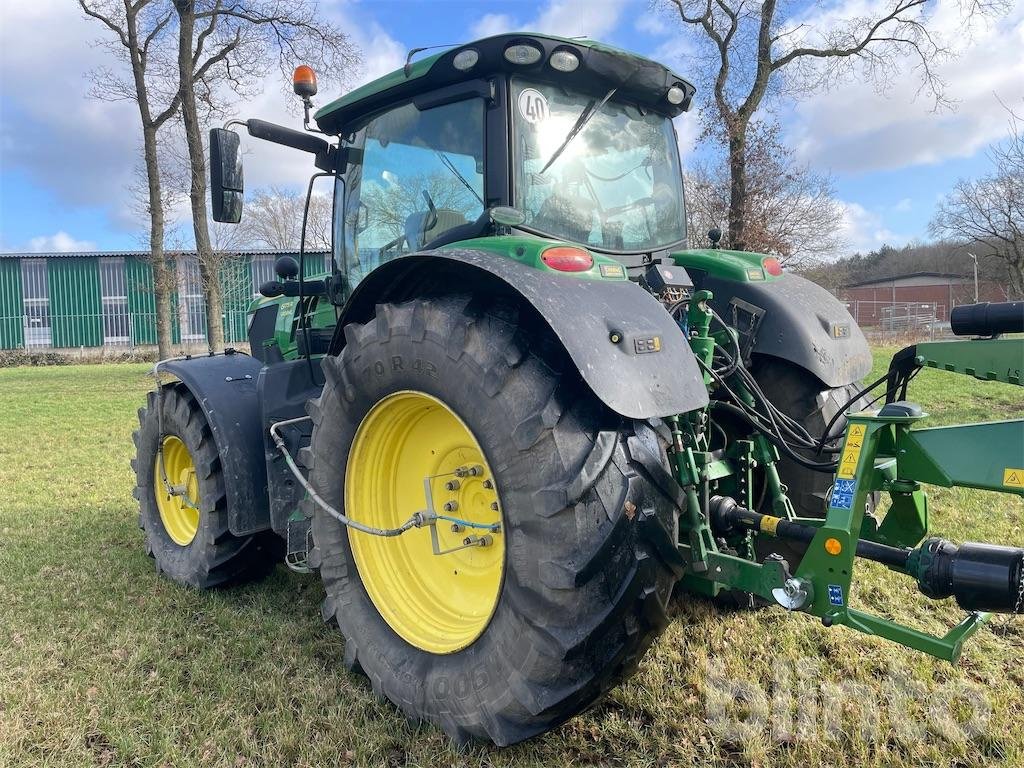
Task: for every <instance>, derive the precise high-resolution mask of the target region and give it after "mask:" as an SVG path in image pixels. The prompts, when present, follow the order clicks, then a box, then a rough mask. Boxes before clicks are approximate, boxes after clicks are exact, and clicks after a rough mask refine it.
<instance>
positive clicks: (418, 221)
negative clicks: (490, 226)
mask: <svg viewBox="0 0 1024 768" xmlns="http://www.w3.org/2000/svg"><path fill="white" fill-rule="evenodd" d="M429 218H432V214H431V213H430V212H429V211H416V212H415V213H412V214H410V215H409V216H408V217H407V218H406V220H405V241H406V242H407V243H408V244H409V250H410V251H418V250H419V249H420V248H422V247H423V246H424V245H426V244H427V243H429V242H431V241H432V240H434V239H436V238H437V237H439V236H440V235H442V234H444V233H445V232H447V231H448V230H449V229H454V228H455V227H461V226H463V225H465V224H468V223H469V221H468V220H467V219H466V217H465V216H463V215H462V214H461V213H459V212H458V211H455V210H452V209H451V208H438V209H437V221H435V222H434V225H433V226H432V227H430V229H428V230H427V231H426V232H424V231H423V223H424V222H425V221H427V220H429Z"/></svg>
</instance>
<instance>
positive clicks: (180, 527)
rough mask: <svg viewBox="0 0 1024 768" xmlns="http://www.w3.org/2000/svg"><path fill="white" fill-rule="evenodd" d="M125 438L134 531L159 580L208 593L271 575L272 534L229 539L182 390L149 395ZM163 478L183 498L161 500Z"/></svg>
mask: <svg viewBox="0 0 1024 768" xmlns="http://www.w3.org/2000/svg"><path fill="white" fill-rule="evenodd" d="M158 408H161V414H162V415H158V413H157V409H158ZM161 426H162V428H163V431H162V432H161ZM132 438H133V440H134V441H135V451H136V453H135V458H134V459H132V469H134V470H135V479H136V487H135V498H136V499H138V501H139V527H140V528H141V529H142V530H143V532H144V534H145V540H146V552H147V554H149V555H150V556H151V557H152V558H153V559H154V560H155V561H156V569H157V571H158V572H159V573H163V574H164V575H166V576H168V577H169V578H170V579H172V580H173V581H176V582H178V583H179V584H185V585H187V586H190V587H196V588H198V589H208V588H211V587H218V586H222V585H226V584H229V583H235V582H240V581H247V580H251V579H256V578H260V577H262V576H264V575H265V574H266V573H267V572H269V571H270V570H271V569H272V568H273V567H274V564H275V563H276V562H277V561H278V560H279V559H280V552H279V550H280V545H279V540H276V537H274V536H273V534H272V533H269V532H268V533H263V534H255V535H253V536H235V535H233V534H232V533H231V531H230V530H229V528H228V506H227V494H226V493H225V485H224V473H223V470H222V468H221V463H220V455H219V454H218V452H217V446H216V444H215V443H214V439H213V433H212V432H211V431H210V426H209V424H208V423H207V421H206V416H205V414H204V413H203V411H202V408H201V407H200V405H199V403H198V402H197V401H196V399H195V397H194V396H193V395H192V393H191V392H189V390H188V389H186V388H185V387H184V386H181V385H169V386H166V387H164V388H163V391H162V393H161V394H160V395H159V396H158V394H157V393H156V392H150V393H149V395H148V399H147V401H146V407H145V408H141V409H139V429H138V430H136V432H135V433H134V434H133V435H132ZM161 449H162V453H163V456H162V457H161V456H160V452H161ZM161 462H162V463H163V472H162V473H161V470H160V466H161ZM164 476H166V477H167V481H168V483H169V484H170V485H171V486H177V487H179V488H181V489H183V490H184V493H181V494H174V493H171V492H169V491H168V488H167V484H165V482H164Z"/></svg>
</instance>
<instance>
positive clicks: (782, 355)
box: [134, 34, 1024, 745]
mask: <svg viewBox="0 0 1024 768" xmlns="http://www.w3.org/2000/svg"><path fill="white" fill-rule="evenodd" d="M295 90H296V93H297V94H298V95H299V96H301V97H302V99H303V101H304V103H305V107H306V130H305V131H299V130H293V129H289V128H284V127H280V126H277V125H272V124H269V123H266V122H263V121H260V120H248V121H245V122H244V123H239V124H240V125H243V126H244V127H245V128H246V129H247V131H248V133H249V135H250V136H254V137H258V138H261V139H265V140H269V141H272V142H276V143H278V144H283V145H286V146H290V147H293V148H295V149H296V150H300V151H304V152H306V153H309V154H311V155H312V156H313V164H314V165H315V167H316V168H317V169H318V171H317V172H316V173H315V174H314V179H316V178H320V177H326V178H327V180H328V181H327V182H326V183H330V184H332V185H333V195H334V198H333V199H334V206H333V222H332V224H333V226H332V240H333V245H332V248H331V252H330V259H329V262H330V270H329V272H328V273H327V274H325V275H313V274H307V269H306V264H305V263H304V261H305V258H304V257H303V258H300V259H299V261H298V262H296V261H295V260H293V259H288V258H284V259H281V260H279V262H278V264H277V265H276V271H277V275H278V277H279V279H278V280H274V281H270V282H268V283H266V284H264V285H263V286H262V287H261V294H262V296H263V298H260V299H258V300H256V301H255V302H254V303H253V305H252V308H251V311H250V320H249V342H250V348H251V354H243V353H241V352H236V351H233V350H228V351H227V352H226V353H224V354H219V355H209V356H198V357H187V358H180V359H174V360H168V361H161V362H160V363H158V364H157V366H156V373H157V375H158V382H159V383H158V387H157V389H156V390H155V391H154V392H153V393H151V395H150V397H149V401H148V404H147V407H146V408H145V409H144V410H142V411H141V412H140V422H141V426H140V429H139V431H138V432H137V433H136V436H135V440H136V447H137V458H136V461H135V462H134V467H135V470H136V473H137V478H138V483H137V489H136V495H137V497H138V500H139V505H140V510H141V514H140V521H141V526H142V528H143V529H144V532H145V540H146V544H147V548H148V550H149V553H150V554H151V555H152V556H153V557H154V558H155V561H156V566H157V569H158V570H159V571H160V572H162V573H164V574H166V575H167V576H168V577H170V578H171V579H173V580H175V581H177V582H180V583H182V584H187V585H191V586H193V587H198V588H207V587H214V586H218V585H222V584H227V583H230V582H238V581H240V580H245V579H253V578H256V577H259V576H261V575H263V574H265V573H266V572H267V571H268V570H269V569H271V568H273V567H274V566H275V565H276V564H277V563H279V562H280V561H281V559H282V558H283V559H284V560H285V562H286V563H287V565H288V566H289V567H291V568H293V569H295V570H299V571H303V572H310V571H314V570H318V571H319V572H320V576H321V578H322V580H323V586H324V590H325V593H326V597H325V599H324V602H323V617H324V619H325V620H327V621H329V622H332V623H336V624H337V626H338V627H339V628H340V629H341V631H342V633H343V634H344V637H345V664H346V665H347V666H348V668H349V669H351V670H353V671H357V672H360V673H362V674H364V675H366V676H367V677H368V678H369V680H370V683H371V684H372V686H373V688H374V690H375V691H377V692H378V693H380V694H381V695H383V696H385V697H387V698H388V699H390V700H391V701H392V702H394V703H395V704H396V705H397V706H398V707H399V708H401V710H402V711H403V712H404V713H405V714H406V715H407V716H408V717H410V718H414V719H420V720H427V721H431V722H434V723H436V724H438V725H439V726H440V727H441V728H443V729H444V730H445V731H446V732H447V733H448V734H450V735H451V736H452V737H453V738H454V739H456V740H458V741H460V742H461V741H465V740H468V739H489V740H491V741H493V742H495V743H497V744H500V745H504V744H512V743H515V742H518V741H521V740H523V739H526V738H529V737H531V736H534V735H536V734H539V733H542V732H544V731H546V730H548V729H550V728H552V727H554V726H555V725H557V724H559V723H561V722H563V721H565V720H567V719H568V718H570V717H572V716H573V715H575V714H576V713H578V712H580V711H582V710H583V709H585V708H586V707H588V706H590V705H591V704H593V703H594V702H595V701H596V700H597V699H598V698H599V697H601V696H602V695H603V694H604V693H605V692H606V691H608V690H609V688H611V687H612V686H614V685H616V684H617V683H618V682H620V681H621V680H623V679H624V678H626V677H627V676H628V675H629V674H630V673H631V672H632V671H633V670H634V669H635V668H636V666H637V664H638V663H639V662H640V660H641V658H642V657H643V655H644V652H645V651H646V650H647V648H648V647H649V646H650V645H651V643H652V642H653V641H654V639H655V638H656V637H657V636H658V635H659V633H661V632H662V630H663V629H664V628H665V626H666V624H667V622H668V616H667V606H668V603H669V600H670V597H671V596H672V594H673V591H674V590H676V591H678V592H679V593H680V594H683V595H685V594H693V593H696V594H698V595H703V596H706V597H708V598H712V599H720V600H723V601H726V602H728V601H733V602H735V600H736V599H737V598H739V599H740V600H743V601H757V603H758V604H761V605H763V604H769V603H770V604H779V605H782V606H784V607H786V608H788V609H790V610H796V611H803V612H806V613H809V614H811V615H814V616H817V617H819V618H821V620H822V621H824V622H825V623H826V624H836V625H839V624H842V625H846V626H848V627H851V628H853V629H856V630H859V631H862V632H868V633H871V634H876V635H880V636H884V637H888V638H891V639H893V640H895V641H897V642H900V643H903V644H906V645H911V646H913V647H916V648H920V649H921V650H924V651H926V652H928V653H933V654H935V655H938V656H942V657H944V658H949V659H954V658H956V655H957V654H958V653H959V649H960V644H961V642H962V641H963V639H964V638H965V637H966V636H967V635H969V634H970V633H971V632H973V631H974V630H975V629H976V628H977V627H978V626H980V625H981V624H982V623H983V622H984V620H985V619H986V618H987V616H988V614H987V613H984V612H982V611H986V610H993V611H1004V612H1013V611H1018V612H1019V611H1020V608H1021V599H1020V595H1021V594H1022V592H1021V590H1022V589H1024V586H1022V584H1024V582H1022V578H1021V564H1022V562H1024V550H1020V549H1013V548H1007V547H991V546H987V545H963V546H961V547H956V546H955V545H952V544H950V543H949V542H944V541H942V540H939V539H926V536H927V531H928V528H927V517H926V515H927V507H926V502H925V498H924V492H923V491H922V489H921V486H920V484H919V481H920V482H929V483H938V484H940V485H954V484H955V485H968V486H972V487H980V488H991V489H996V490H1003V491H1008V492H1011V493H1017V494H1022V493H1024V488H1022V485H1024V483H1018V484H1015V482H1014V481H1015V478H1017V477H1024V469H1021V468H1022V467H1024V426H1022V422H1003V423H1000V424H992V425H988V424H985V425H973V426H971V427H964V428H956V429H966V430H970V432H969V434H966V436H965V435H964V434H960V435H959V436H958V435H957V434H956V433H955V432H950V431H949V430H948V428H947V430H946V431H945V432H944V433H943V434H937V433H939V432H941V430H912V429H910V425H911V424H912V423H913V422H915V421H916V420H918V419H920V418H922V414H921V413H920V410H919V409H915V407H914V406H913V405H912V404H909V403H907V402H905V401H904V399H903V398H904V397H905V395H906V391H905V390H906V384H907V382H908V381H909V379H910V377H911V376H912V375H913V374H914V372H915V371H917V370H920V368H921V367H922V366H925V365H934V366H937V367H940V368H945V369H948V370H960V371H961V372H963V373H967V374H970V375H975V376H978V377H980V378H995V379H999V380H1002V381H1010V382H1011V383H1015V384H1020V383H1021V374H1020V367H1021V365H1020V361H1021V357H1022V355H1021V352H1022V349H1021V343H1020V341H1017V340H1005V339H995V340H983V341H980V340H979V341H964V342H959V343H946V344H945V345H942V344H933V345H930V347H929V348H928V349H925V348H923V345H922V346H921V347H919V348H918V349H917V350H916V351H915V350H913V349H912V350H911V351H910V352H907V353H906V354H905V355H903V356H902V357H899V356H898V359H897V360H895V361H894V366H893V368H892V370H891V371H890V375H889V376H888V377H887V378H886V379H884V380H880V381H879V382H875V384H874V386H875V388H878V387H882V393H881V395H880V397H884V398H885V400H886V404H885V405H884V407H882V408H881V410H878V411H860V410H859V409H860V408H861V407H866V406H867V405H868V400H867V396H868V392H869V390H870V389H871V388H870V387H867V388H862V387H861V384H860V381H861V379H862V378H863V377H864V376H865V375H866V374H867V373H868V371H869V370H870V367H871V355H870V354H869V350H868V347H867V344H866V342H865V339H864V337H863V335H862V334H861V332H860V330H859V329H858V327H857V325H856V324H855V323H854V321H853V319H852V318H851V317H850V315H849V314H848V313H847V312H846V310H845V308H844V307H843V305H842V304H841V303H839V302H838V301H837V300H836V299H834V298H833V297H832V296H831V295H830V294H828V293H827V292H826V291H824V290H823V289H821V288H819V287H818V286H816V285H814V284H812V283H810V282H808V281H807V280H804V279H802V278H800V277H798V276H795V275H791V274H786V273H783V271H782V270H781V269H780V267H779V264H778V262H777V261H776V260H775V259H773V258H771V257H766V256H763V255H760V254H753V253H742V252H736V251H729V250H724V249H720V248H717V247H715V246H716V240H714V241H713V242H712V243H711V247H709V248H707V249H700V250H688V249H686V247H685V243H686V228H685V216H684V204H683V184H682V173H681V169H680V161H679V155H678V150H677V140H676V135H675V131H674V128H673V123H672V119H673V118H674V117H676V116H678V115H679V114H681V113H682V112H684V111H686V110H687V109H688V108H689V106H690V104H691V102H692V100H693V97H694V88H693V86H692V85H691V84H690V83H688V82H687V81H686V80H685V79H683V78H682V77H679V76H678V75H676V74H674V73H673V72H672V71H670V70H669V69H667V68H665V67H664V66H662V65H660V64H658V63H656V62H653V61H650V60H647V59H645V58H642V57H639V56H636V55H633V54H630V53H626V52H624V51H621V50H618V49H615V48H611V47H609V46H606V45H602V44H599V43H595V42H592V41H589V40H576V39H564V38H558V37H552V36H549V35H538V34H526V35H524V34H515V35H499V36H495V37H490V38H487V39H484V40H479V41H476V42H473V43H470V44H467V45H462V46H458V47H455V48H452V49H450V50H446V51H444V52H441V53H437V54H435V55H432V56H430V57H428V58H424V59H421V60H418V61H415V62H410V63H408V64H407V65H406V66H405V67H404V68H403V69H402V70H399V71H396V72H394V73H392V74H389V75H387V76H385V77H382V78H380V79H378V80H376V81H374V82H372V83H370V84H368V85H366V86H363V87H362V88H359V89H357V90H355V91H353V92H352V93H349V94H348V95H346V96H345V97H343V98H341V99H339V100H337V101H335V102H333V103H331V104H328V105H327V106H325V107H323V108H321V109H319V111H317V112H316V114H315V124H316V127H315V128H314V127H312V126H311V124H310V117H309V112H310V108H311V101H310V100H311V97H312V96H313V95H314V94H315V93H316V82H315V76H314V75H313V73H312V72H311V71H310V70H308V68H305V67H300V68H299V69H298V70H297V71H296V80H295ZM239 149H240V138H239V135H238V134H237V133H235V132H233V131H231V130H228V129H227V128H225V129H215V130H213V131H211V136H210V160H211V163H210V165H211V179H210V182H211V193H212V205H213V212H214V217H215V219H216V220H218V221H227V222H237V221H239V218H240V216H241V212H242V198H243V183H242V168H241V161H240V156H239ZM312 185H313V181H312V180H311V182H310V189H311V190H312ZM304 230H305V226H304ZM1007 306H1008V307H1009V309H1004V310H1003V312H1004V314H1005V315H1006V316H1005V317H1003V316H1001V315H1000V316H998V317H997V316H996V315H997V313H995V311H994V310H993V313H992V314H993V317H995V319H994V320H991V322H990V319H991V318H989V317H987V316H986V317H985V318H982V320H978V319H977V318H974V317H973V315H972V317H971V318H969V320H970V322H971V323H974V324H973V325H971V330H970V332H972V333H973V332H979V331H978V330H977V326H978V325H979V324H980V327H981V331H983V332H985V333H986V334H987V335H993V334H996V333H998V331H1000V330H1021V328H1020V327H1018V326H1019V325H1024V321H1021V318H1020V315H1021V313H1022V311H1024V310H1022V309H1021V307H1020V306H1019V305H1007ZM982 310H984V311H988V308H986V307H980V308H977V311H978V312H980V311H982ZM1014 361H1016V362H1015V363H1014ZM876 402H877V399H876ZM848 411H849V412H851V413H853V412H855V413H853V415H851V416H850V419H849V424H848V423H847V418H846V416H845V415H844V414H846V413H847V412H848ZM958 439H959V440H961V441H964V440H970V442H971V444H972V445H977V446H978V454H979V455H982V456H985V457H988V458H990V459H991V461H990V462H989V463H988V464H986V462H984V461H975V462H974V463H973V464H972V465H971V466H969V467H963V466H962V463H963V462H962V461H960V460H958V458H957V456H956V455H955V453H954V452H953V449H954V447H955V446H956V443H957V440H958ZM997 457H998V460H997ZM997 464H998V467H996V465H997ZM1004 468H1005V469H1006V470H1007V473H1008V474H1006V475H1005V477H1004V473H1003V469H1004ZM1015 472H1016V473H1021V474H1020V475H1016V474H1014V473H1015ZM915 473H916V474H915ZM881 492H887V493H889V494H890V495H891V496H892V497H893V504H892V506H891V507H890V510H889V512H888V513H887V514H886V515H885V516H884V517H882V518H881V519H880V520H879V519H877V518H876V517H875V516H874V515H873V514H872V510H873V509H874V504H873V501H874V499H875V497H876V496H877V495H878V494H879V493H881ZM922 542H923V543H922ZM855 557H861V558H868V559H873V560H877V561H881V562H885V563H886V564H888V565H889V566H890V567H891V568H893V569H894V570H897V571H900V572H903V573H906V574H908V575H909V576H910V577H912V578H915V579H917V580H918V582H919V584H920V585H921V588H922V589H923V590H924V591H926V593H928V594H930V595H932V596H934V597H948V596H955V597H956V599H957V600H958V601H960V604H961V605H962V606H963V607H964V608H966V609H967V610H969V611H970V613H969V615H968V618H967V619H965V622H964V623H963V624H962V625H961V626H959V627H957V628H955V629H954V630H952V631H951V632H950V634H948V635H946V636H944V637H934V638H933V637H930V636H927V635H925V634H923V633H920V632H915V631H914V630H910V629H907V628H904V627H900V626H898V625H895V624H892V623H891V622H888V621H886V620H884V619H881V618H876V617H872V616H870V615H868V614H866V613H863V612H860V611H858V610H857V609H855V608H853V607H851V606H849V605H848V603H847V597H848V595H849V586H850V582H851V579H852V574H853V565H854V562H855V560H854V558H855Z"/></svg>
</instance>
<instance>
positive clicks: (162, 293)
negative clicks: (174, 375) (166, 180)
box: [142, 127, 172, 360]
mask: <svg viewBox="0 0 1024 768" xmlns="http://www.w3.org/2000/svg"><path fill="white" fill-rule="evenodd" d="M142 139H143V155H144V157H145V160H146V179H147V182H148V185H149V253H150V261H151V264H152V267H153V296H154V299H155V300H156V346H157V355H158V357H159V359H161V360H166V359H167V358H169V357H171V355H172V352H171V344H172V339H171V300H170V291H171V286H172V280H171V276H170V271H169V270H168V269H167V260H166V258H165V256H164V203H163V190H162V189H161V182H160V166H159V163H158V161H157V151H156V128H153V127H145V128H143V130H142Z"/></svg>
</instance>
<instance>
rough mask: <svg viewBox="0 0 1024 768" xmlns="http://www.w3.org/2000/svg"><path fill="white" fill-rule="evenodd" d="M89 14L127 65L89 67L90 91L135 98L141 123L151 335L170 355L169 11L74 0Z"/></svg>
mask: <svg viewBox="0 0 1024 768" xmlns="http://www.w3.org/2000/svg"><path fill="white" fill-rule="evenodd" d="M78 4H79V6H80V7H81V9H82V11H83V12H84V13H85V15H86V16H88V17H89V18H92V19H95V20H96V21H98V22H100V23H101V24H102V25H103V26H105V27H106V28H107V30H108V31H109V32H110V33H112V34H113V39H104V40H101V41H100V43H99V44H100V45H102V46H103V47H105V48H107V49H108V50H110V51H111V52H112V53H113V54H114V56H115V57H116V58H117V59H118V60H120V61H122V62H125V63H127V64H128V65H129V67H130V69H131V76H130V77H125V76H123V75H122V74H121V73H119V72H117V71H115V70H114V69H111V68H109V67H101V68H99V69H96V70H93V71H92V72H90V73H89V77H90V79H91V81H92V84H93V85H92V89H91V90H90V95H91V96H93V97H94V98H97V99H100V100H103V101H134V102H135V103H136V104H137V105H138V108H139V119H140V122H141V124H142V156H143V164H144V174H145V193H144V201H145V202H144V207H145V210H146V212H147V214H148V215H149V252H150V262H151V264H152V267H153V290H154V299H155V304H156V337H157V348H158V353H159V355H160V358H161V359H163V358H167V357H170V356H171V304H170V293H171V291H172V290H173V288H174V277H173V275H172V274H171V273H170V271H169V270H168V268H167V262H166V259H165V253H164V235H165V228H166V214H167V207H168V200H167V196H166V194H167V191H166V188H165V186H164V178H163V174H162V172H161V164H160V142H159V140H158V139H159V133H160V130H161V129H162V128H163V127H164V125H165V124H166V123H167V121H168V120H170V119H171V118H172V117H174V115H175V113H176V112H177V111H178V109H179V107H180V103H181V102H180V96H179V94H178V92H177V89H168V88H167V87H166V83H167V75H168V73H169V72H170V71H173V70H172V69H171V67H172V64H173V62H172V61H170V60H169V59H168V57H167V56H166V55H165V53H166V51H167V50H168V46H167V40H168V36H169V35H170V29H169V28H170V24H171V21H172V18H173V13H172V11H171V9H170V8H168V7H166V5H165V4H163V3H161V2H159V0H134V2H133V1H132V0H78Z"/></svg>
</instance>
